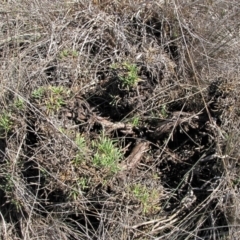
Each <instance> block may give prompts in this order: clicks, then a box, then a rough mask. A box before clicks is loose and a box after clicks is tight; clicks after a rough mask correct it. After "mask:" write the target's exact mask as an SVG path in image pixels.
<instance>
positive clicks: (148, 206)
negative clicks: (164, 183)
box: [131, 184, 159, 214]
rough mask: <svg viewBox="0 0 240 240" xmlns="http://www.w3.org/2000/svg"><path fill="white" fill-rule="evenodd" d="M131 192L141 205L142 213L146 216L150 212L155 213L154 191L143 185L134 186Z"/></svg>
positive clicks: (155, 193)
mask: <svg viewBox="0 0 240 240" xmlns="http://www.w3.org/2000/svg"><path fill="white" fill-rule="evenodd" d="M131 192H132V193H133V195H134V197H135V198H136V199H137V200H138V201H139V202H140V203H141V205H142V207H143V213H144V214H148V213H150V212H156V211H157V210H158V207H157V206H156V203H157V202H158V198H159V196H158V191H157V190H156V189H153V190H151V189H148V188H147V187H146V186H145V185H142V184H136V185H133V186H132V188H131Z"/></svg>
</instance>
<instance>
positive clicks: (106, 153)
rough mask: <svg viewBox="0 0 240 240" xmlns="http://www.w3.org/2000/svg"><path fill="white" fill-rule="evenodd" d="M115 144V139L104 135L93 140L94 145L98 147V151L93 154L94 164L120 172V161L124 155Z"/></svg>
mask: <svg viewBox="0 0 240 240" xmlns="http://www.w3.org/2000/svg"><path fill="white" fill-rule="evenodd" d="M114 144H115V142H114V141H113V140H111V139H110V138H108V137H106V136H104V135H102V136H101V137H100V138H99V140H97V141H93V142H92V146H93V147H94V148H96V153H95V154H94V156H93V164H94V165H95V166H96V167H99V168H101V167H103V168H105V169H107V170H109V171H110V172H111V173H116V172H118V170H119V167H118V162H119V160H120V159H122V157H123V156H122V153H121V151H120V150H119V148H117V147H115V146H114Z"/></svg>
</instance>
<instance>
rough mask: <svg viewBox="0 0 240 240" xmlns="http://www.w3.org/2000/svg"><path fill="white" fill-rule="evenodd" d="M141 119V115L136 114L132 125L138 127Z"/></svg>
mask: <svg viewBox="0 0 240 240" xmlns="http://www.w3.org/2000/svg"><path fill="white" fill-rule="evenodd" d="M139 120H140V117H138V116H134V117H133V118H132V121H131V123H132V125H133V126H134V127H137V126H138V125H139Z"/></svg>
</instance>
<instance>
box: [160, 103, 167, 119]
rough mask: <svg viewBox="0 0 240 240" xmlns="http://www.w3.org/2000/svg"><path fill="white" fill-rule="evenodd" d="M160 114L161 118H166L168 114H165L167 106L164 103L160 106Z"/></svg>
mask: <svg viewBox="0 0 240 240" xmlns="http://www.w3.org/2000/svg"><path fill="white" fill-rule="evenodd" d="M161 116H162V117H163V118H167V116H168V114H167V107H166V105H165V104H164V105H162V108H161Z"/></svg>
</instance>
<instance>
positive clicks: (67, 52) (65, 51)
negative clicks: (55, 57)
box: [59, 49, 78, 59]
mask: <svg viewBox="0 0 240 240" xmlns="http://www.w3.org/2000/svg"><path fill="white" fill-rule="evenodd" d="M77 56H78V52H77V51H76V50H70V49H63V50H62V51H61V52H60V53H59V57H60V59H64V58H67V57H74V58H76V57H77Z"/></svg>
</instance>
